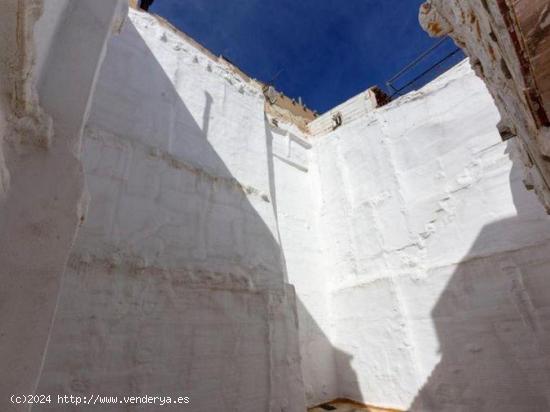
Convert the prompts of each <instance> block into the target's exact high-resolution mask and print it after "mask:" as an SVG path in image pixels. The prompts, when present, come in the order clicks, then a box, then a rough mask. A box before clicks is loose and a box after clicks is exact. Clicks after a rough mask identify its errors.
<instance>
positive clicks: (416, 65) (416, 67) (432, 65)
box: [386, 37, 465, 98]
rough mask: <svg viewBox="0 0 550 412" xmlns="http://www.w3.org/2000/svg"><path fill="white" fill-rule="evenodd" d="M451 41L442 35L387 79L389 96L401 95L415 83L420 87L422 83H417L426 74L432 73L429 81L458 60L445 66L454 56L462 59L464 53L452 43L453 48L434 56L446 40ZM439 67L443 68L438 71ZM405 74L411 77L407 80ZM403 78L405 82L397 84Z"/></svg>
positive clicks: (446, 42)
mask: <svg viewBox="0 0 550 412" xmlns="http://www.w3.org/2000/svg"><path fill="white" fill-rule="evenodd" d="M451 41H452V40H451V39H450V37H443V38H442V39H441V40H439V41H438V42H437V43H435V44H434V45H433V46H432V47H430V48H429V49H428V50H426V51H425V52H423V53H422V54H421V55H420V56H418V57H417V58H416V59H414V60H413V61H412V62H410V63H409V64H407V65H406V66H405V67H404V68H403V69H401V70H400V71H399V72H398V73H397V74H396V75H395V76H393V77H392V78H391V79H389V80H388V81H387V82H386V86H387V87H388V91H389V93H390V97H391V98H393V97H395V96H400V95H402V94H403V93H404V92H405V91H408V90H409V89H412V86H414V85H415V84H418V85H419V87H421V86H423V85H424V84H419V83H420V80H422V79H424V78H426V77H427V76H428V75H430V74H433V76H430V78H429V79H428V81H429V80H432V79H433V78H435V77H436V75H439V74H441V73H442V72H444V71H446V70H448V69H450V68H451V67H452V66H454V65H455V64H456V63H458V61H456V62H455V63H454V64H449V65H447V66H445V65H444V64H445V63H450V62H451V59H452V58H454V57H455V56H456V57H459V58H460V60H462V59H463V58H464V57H465V56H464V53H463V52H462V50H461V49H460V48H459V47H456V46H455V45H454V43H453V49H452V50H451V51H450V52H447V53H446V54H445V55H444V56H443V57H438V56H435V54H436V53H437V52H439V51H440V49H442V48H443V47H444V46H445V45H446V44H448V42H451ZM433 60H435V62H433ZM422 64H429V66H428V68H425V69H422V67H421V66H422ZM440 69H443V70H441V72H439V70H440ZM407 76H413V78H412V79H411V80H408V79H407ZM403 78H405V79H406V80H405V82H406V83H405V84H404V85H397V83H398V82H399V80H401V79H403Z"/></svg>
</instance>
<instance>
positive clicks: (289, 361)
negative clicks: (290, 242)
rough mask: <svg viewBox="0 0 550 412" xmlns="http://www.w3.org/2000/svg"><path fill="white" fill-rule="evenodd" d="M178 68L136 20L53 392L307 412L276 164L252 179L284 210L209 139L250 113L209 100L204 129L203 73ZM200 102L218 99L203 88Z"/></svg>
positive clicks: (112, 64)
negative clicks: (278, 227) (279, 233)
mask: <svg viewBox="0 0 550 412" xmlns="http://www.w3.org/2000/svg"><path fill="white" fill-rule="evenodd" d="M172 54H175V53H173V52H172ZM165 67H166V66H164V67H163V66H161V65H160V64H159V61H158V60H157V58H156V57H155V56H154V55H153V54H152V52H151V50H150V49H149V47H148V45H147V44H146V43H145V42H144V40H143V39H142V37H141V35H140V34H139V32H138V31H137V29H136V28H135V27H134V25H133V23H132V22H131V21H130V20H127V22H126V23H125V26H124V29H123V31H122V33H121V34H120V36H115V38H113V40H112V42H111V44H110V46H109V49H108V53H107V57H106V60H105V64H104V66H103V69H102V72H101V75H100V79H99V82H98V86H97V91H96V96H95V100H94V105H93V107H92V110H91V117H90V122H89V125H88V127H89V129H88V130H89V131H90V130H92V132H89V133H88V135H87V137H86V138H85V140H86V141H85V149H84V153H83V158H84V163H85V169H86V178H87V184H88V188H89V191H90V194H91V204H90V209H89V213H88V217H87V221H86V223H85V224H84V226H83V228H82V230H81V231H80V233H79V237H78V240H77V243H76V246H75V250H74V251H73V254H72V257H71V260H70V263H69V266H68V268H67V273H66V275H65V280H64V284H63V290H62V293H61V297H60V302H59V305H58V311H57V317H56V320H55V323H54V327H53V332H52V335H51V341H50V345H49V348H48V353H47V357H46V362H45V366H44V371H43V374H42V376H41V380H40V384H39V391H38V392H39V393H58V394H74V395H86V394H89V393H97V394H105V395H119V396H121V395H145V394H147V395H171V396H176V395H180V394H182V393H185V395H187V396H190V397H191V399H192V410H193V411H197V412H199V411H212V410H239V411H240V412H245V411H249V412H258V411H268V410H273V408H275V407H277V406H278V407H279V408H280V409H281V408H282V409H281V410H286V411H289V412H290V411H301V409H303V405H304V403H303V390H302V382H301V376H300V371H299V365H300V363H299V352H298V351H299V349H298V342H297V327H296V319H295V305H296V303H295V301H294V295H293V294H292V293H289V292H288V289H285V273H286V268H285V264H284V259H283V258H281V257H282V251H281V248H280V246H279V244H278V241H277V239H275V238H274V236H273V234H272V233H273V231H274V230H275V229H274V228H273V227H272V228H270V227H269V226H268V224H266V220H267V222H268V223H269V222H271V223H273V219H274V218H273V212H274V211H275V213H276V199H275V192H274V189H273V188H274V184H273V182H272V181H273V179H274V171H273V165H272V162H271V161H268V168H269V170H265V171H260V170H257V168H256V169H255V170H253V171H251V175H255V176H256V175H258V174H260V173H265V176H266V179H267V178H269V179H270V181H271V182H270V186H271V192H272V193H271V195H272V196H273V199H272V204H270V203H269V202H268V201H266V200H265V199H263V198H262V196H260V195H259V194H258V193H257V192H255V191H253V190H251V191H249V193H248V195H247V194H246V193H245V191H246V188H243V187H241V185H240V183H239V182H238V181H237V180H236V178H235V177H233V175H232V173H231V171H230V170H229V168H228V167H227V166H226V165H225V164H224V162H223V161H222V159H221V158H220V157H219V155H218V154H217V153H216V151H215V149H214V148H213V147H212V145H211V143H210V142H209V140H208V137H209V130H210V131H212V129H215V130H219V131H220V133H224V132H229V131H231V130H235V128H239V129H240V130H241V131H242V130H243V127H242V126H243V124H242V123H240V124H234V122H235V118H238V116H241V114H242V115H243V117H242V118H241V119H240V121H241V122H245V121H247V120H246V119H247V118H246V117H244V113H240V112H236V113H234V116H233V117H232V118H229V116H219V117H216V110H222V109H220V107H221V106H222V105H221V104H220V103H218V108H216V105H217V102H216V98H217V96H216V95H214V96H212V95H211V94H210V93H209V92H208V91H204V96H205V97H206V102H205V105H204V112H203V117H202V128H201V127H199V125H198V124H197V122H196V121H195V120H194V118H193V116H192V114H191V112H190V111H189V109H188V108H187V106H186V104H185V103H184V101H183V100H182V97H180V94H179V93H178V90H177V88H179V89H180V91H181V90H182V88H183V87H187V86H189V87H190V88H191V87H193V79H190V80H187V81H186V80H185V79H183V81H184V84H183V85H181V84H180V85H174V82H173V81H172V80H171V79H170V78H169V77H168V76H167V74H166V72H165ZM197 89H198V88H197ZM193 90H194V89H193ZM187 92H189V91H188V90H187ZM189 93H195V95H193V97H192V98H194V99H195V101H198V102H200V104H203V103H204V100H203V99H204V96H203V95H201V93H202V92H201V91H200V90H197V91H192V92H189ZM235 93H238V92H235ZM187 95H188V94H187ZM225 97H227V96H225V95H224V98H225ZM225 104H228V103H227V102H226V101H224V105H225ZM224 122H226V123H224ZM227 122H233V123H227ZM254 131H255V130H250V135H249V137H250V136H252V137H250V139H256V141H258V144H259V145H260V148H261V147H262V146H261V145H262V144H265V142H264V141H263V140H262V139H261V134H260V135H258V136H256V135H253V133H254ZM258 131H260V132H262V133H263V125H262V127H261V128H259V129H258ZM242 134H243V133H242V132H241V134H240V135H238V136H240V138H243V136H242ZM238 143H241V142H236V144H238ZM248 143H249V144H255V143H254V141H252V140H250V141H249V142H248ZM245 144H246V142H245ZM263 150H264V151H265V150H266V149H265V147H263ZM240 155H241V156H242V161H243V162H246V161H247V159H246V156H257V153H254V154H250V153H246V152H243V153H241V154H240ZM270 157H271V156H269V158H270ZM248 160H249V159H248ZM264 161H265V158H262V159H261V161H260V162H259V163H260V164H263V162H264ZM248 164H251V162H250V161H248ZM256 180H257V181H258V179H256ZM272 226H273V225H272ZM248 280H252V281H253V283H254V285H256V288H254V289H250V288H249V284H248ZM43 408H45V409H47V408H46V407H45V406H40V405H36V407H35V408H34V409H36V410H37V411H38V410H42V409H43ZM81 408H82V406H80V407H79V410H81ZM34 409H33V410H34ZM54 409H56V408H54ZM124 410H131V409H124ZM140 410H147V408H145V409H143V406H142V407H141V408H140ZM153 410H156V409H155V408H153Z"/></svg>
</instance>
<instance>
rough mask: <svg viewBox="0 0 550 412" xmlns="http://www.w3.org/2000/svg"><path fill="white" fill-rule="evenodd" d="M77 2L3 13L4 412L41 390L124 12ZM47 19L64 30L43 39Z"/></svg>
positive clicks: (0, 354) (0, 406) (52, 30)
mask: <svg viewBox="0 0 550 412" xmlns="http://www.w3.org/2000/svg"><path fill="white" fill-rule="evenodd" d="M74 3H75V4H74V5H72V7H71V8H70V11H69V12H66V10H65V8H64V6H63V5H61V3H60V2H51V3H48V5H47V6H45V7H44V8H46V9H47V13H46V14H41V13H42V10H43V7H42V6H44V5H43V2H42V1H40V0H34V1H25V2H15V1H11V2H4V3H3V4H2V6H3V11H2V13H1V16H0V27H1V29H0V38H1V40H0V56H2V58H1V59H0V60H1V63H0V112H1V114H0V118H1V120H0V152H1V154H0V267H1V270H0V284H1V285H2V286H1V287H0V306H1V310H0V370H2V371H3V373H1V374H0V410H2V411H28V410H30V408H31V406H30V405H29V404H27V403H19V404H17V403H12V402H11V398H10V397H11V395H23V394H31V393H33V392H34V391H35V390H36V387H37V385H38V380H39V377H40V372H41V370H42V365H43V361H44V356H45V353H46V349H47V344H48V340H49V336H50V331H51V326H52V323H53V319H54V315H55V308H56V304H57V301H58V297H59V290H60V286H61V282H62V278H63V272H64V270H65V266H66V263H67V259H68V256H69V252H70V248H71V246H72V244H73V241H74V238H75V234H76V232H77V229H78V227H79V225H80V222H81V217H82V214H83V213H84V209H85V207H86V199H85V197H84V196H83V194H84V173H83V171H82V164H81V162H80V159H79V150H78V148H79V146H80V141H81V135H82V129H83V127H84V124H85V122H86V120H87V117H88V108H89V103H90V102H91V99H92V96H93V93H94V88H95V81H96V78H97V76H96V75H97V72H98V71H99V68H100V67H101V64H102V61H103V56H104V51H105V48H106V43H107V39H108V38H109V37H110V35H111V34H112V28H113V22H114V21H115V20H116V19H117V18H118V19H120V17H121V16H123V15H125V10H126V9H127V7H128V6H127V3H126V2H125V1H124V0H109V1H103V2H101V4H100V3H99V2H74ZM61 16H62V17H61ZM44 19H46V20H48V19H52V20H56V19H57V21H60V20H61V19H63V24H62V25H59V27H58V26H57V25H55V24H50V23H46V26H48V29H47V30H41V29H40V28H41V27H45V26H44V23H43V22H44V21H45V20H44ZM35 29H36V30H37V31H39V32H40V33H39V34H42V35H46V34H47V37H48V40H45V42H46V43H49V46H48V47H47V48H44V47H43V46H44V45H45V43H41V42H39V41H36V39H35V38H34V35H33V33H34V30H35ZM41 40H42V39H41ZM50 46H51V47H50ZM35 49H39V50H40V53H35ZM39 78H42V79H43V80H44V82H43V84H42V86H43V87H40V85H39V84H38V79H39Z"/></svg>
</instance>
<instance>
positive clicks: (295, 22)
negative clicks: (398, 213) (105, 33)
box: [150, 0, 457, 113]
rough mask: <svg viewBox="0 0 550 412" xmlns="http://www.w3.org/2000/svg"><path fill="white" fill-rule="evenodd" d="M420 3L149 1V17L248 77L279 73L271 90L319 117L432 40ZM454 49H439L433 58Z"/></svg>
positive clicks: (270, 76) (405, 61)
mask: <svg viewBox="0 0 550 412" xmlns="http://www.w3.org/2000/svg"><path fill="white" fill-rule="evenodd" d="M422 2H423V0H155V3H154V4H153V6H152V7H151V9H150V11H151V12H153V13H156V14H159V15H161V16H163V17H165V18H166V19H168V20H169V21H170V22H171V23H172V24H174V25H175V26H176V27H178V28H179V29H181V30H182V31H184V32H185V33H187V34H189V35H190V36H191V37H193V38H194V39H196V40H197V41H198V42H199V43H201V44H203V45H204V46H205V47H207V48H208V49H210V50H211V51H212V52H214V53H215V54H218V55H219V54H222V55H224V56H226V57H227V58H228V59H229V60H231V61H232V62H233V63H235V64H236V65H237V66H238V67H240V68H241V69H242V70H243V71H245V72H246V73H247V74H249V75H250V76H252V77H254V78H257V79H259V80H262V81H265V82H268V81H270V80H271V79H273V77H274V76H275V75H276V74H277V73H278V72H279V71H280V70H282V72H281V73H280V74H279V76H278V77H277V78H276V79H275V80H274V82H273V83H274V84H275V87H276V88H277V89H278V90H280V91H282V92H284V93H285V94H287V95H288V96H290V97H294V98H298V97H299V96H300V97H302V99H303V101H304V103H305V104H306V105H307V106H308V107H310V108H311V109H314V110H317V111H319V112H320V113H323V112H325V111H326V110H328V109H330V108H332V107H334V106H336V105H337V104H339V103H341V102H343V101H345V100H347V99H349V98H350V97H352V96H354V95H356V94H357V93H359V92H361V91H363V90H365V89H367V88H368V87H370V86H373V85H380V86H383V87H385V82H386V80H388V79H389V78H390V77H392V76H393V75H394V74H395V73H396V72H398V71H399V70H400V69H401V68H402V67H403V66H405V65H406V64H408V63H409V62H410V61H411V60H413V59H414V58H415V57H416V56H418V55H419V54H420V53H422V52H423V51H425V50H426V49H427V48H429V47H430V46H431V45H432V44H434V43H435V42H436V41H437V40H435V39H431V38H430V37H429V36H428V35H427V34H426V33H425V32H424V31H423V30H422V29H421V27H420V25H419V23H418V10H419V7H420V5H421V4H422ZM344 5H345V6H344ZM453 49H454V45H452V43H451V42H446V43H445V45H444V46H443V47H442V48H441V50H440V52H439V53H440V54H441V53H446V52H448V51H449V50H453ZM456 60H457V59H455V61H456ZM432 61H433V59H432ZM426 64H428V63H426ZM428 65H429V64H428ZM426 67H427V66H426ZM419 70H420V69H419ZM431 77H433V76H431ZM429 78H430V77H429V76H428V77H427V78H426V79H425V80H429ZM403 81H404V82H406V80H403ZM424 82H425V81H424Z"/></svg>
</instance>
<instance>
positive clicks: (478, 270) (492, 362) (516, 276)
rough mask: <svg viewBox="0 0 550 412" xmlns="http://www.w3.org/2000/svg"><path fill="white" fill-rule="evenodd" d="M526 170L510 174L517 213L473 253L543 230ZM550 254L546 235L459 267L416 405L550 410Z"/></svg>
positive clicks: (442, 305)
mask: <svg viewBox="0 0 550 412" xmlns="http://www.w3.org/2000/svg"><path fill="white" fill-rule="evenodd" d="M521 174H522V172H521V171H518V170H517V168H516V167H515V166H514V168H513V170H512V172H511V176H510V183H511V190H512V194H513V198H514V203H515V206H516V209H517V216H515V217H512V218H509V219H504V220H500V221H497V222H495V223H491V224H489V225H486V226H485V227H484V228H483V230H482V231H481V232H480V234H479V236H478V237H477V239H476V241H475V243H474V244H473V247H472V248H471V250H470V252H469V256H479V255H480V254H481V253H483V251H484V250H486V249H487V245H488V244H495V243H496V244H498V243H500V242H505V243H506V244H511V245H518V244H519V245H525V244H526V241H525V236H526V232H531V233H536V232H537V230H538V231H539V233H540V232H541V228H540V224H541V216H542V215H543V214H544V212H543V210H542V207H541V206H540V205H539V204H538V202H535V201H534V200H533V196H534V195H533V194H532V193H529V192H527V191H526V190H525V187H524V185H523V182H522V181H521ZM489 207H490V205H489ZM522 225H527V228H526V229H524V230H523V233H522V230H521V229H520V230H518V228H520V227H521V226H522ZM546 238H547V237H546ZM549 256H550V243H548V242H547V241H546V242H544V241H543V242H541V243H539V244H536V245H533V246H531V247H525V248H522V249H517V250H511V251H509V252H504V253H501V254H497V255H492V256H489V257H474V258H471V259H469V260H465V261H463V262H461V263H460V264H459V265H458V267H457V268H456V270H455V271H454V273H453V274H452V275H451V277H450V281H449V283H448V284H447V285H446V287H445V289H444V291H443V293H442V294H441V297H440V298H439V300H438V302H437V304H436V305H435V307H434V308H433V310H432V312H431V314H432V319H433V327H434V328H435V332H436V334H437V338H438V341H439V353H440V356H441V360H440V362H439V363H438V364H437V366H436V367H435V369H434V370H433V371H432V373H431V375H430V377H429V378H428V381H427V382H426V384H425V385H424V386H423V388H422V389H421V390H420V392H419V394H418V395H417V397H416V399H415V400H414V402H413V404H412V406H411V408H410V410H411V411H418V412H426V411H434V412H443V411H476V412H481V411H487V412H492V411H497V410H498V411H510V412H512V411H513V412H517V411H533V412H535V411H536V412H538V411H540V412H542V411H548V410H550V363H549V361H550V358H549V354H550V352H549V349H550V347H549V345H550V334H549V333H548V326H549V325H550V324H549V321H550V277H549V276H548V268H549V267H550V257H549ZM442 270H444V269H442ZM436 272H437V270H436ZM439 275H441V274H439ZM443 275H444V274H443ZM433 276H438V273H434V274H433Z"/></svg>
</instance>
